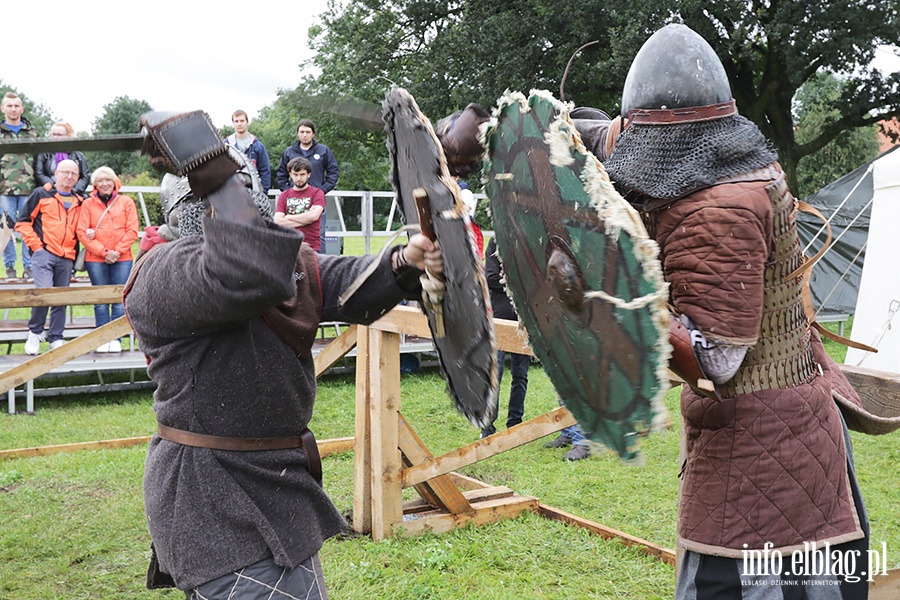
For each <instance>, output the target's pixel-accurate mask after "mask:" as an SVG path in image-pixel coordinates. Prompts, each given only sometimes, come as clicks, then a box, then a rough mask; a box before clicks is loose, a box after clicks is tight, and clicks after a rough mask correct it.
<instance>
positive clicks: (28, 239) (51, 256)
mask: <svg viewBox="0 0 900 600" xmlns="http://www.w3.org/2000/svg"><path fill="white" fill-rule="evenodd" d="M55 175H56V185H55V186H49V189H48V188H47V187H44V186H42V187H39V188H36V189H35V190H34V191H33V192H31V195H30V196H29V197H28V201H27V202H26V203H25V207H24V208H23V209H22V211H20V212H19V221H18V223H16V231H18V232H19V233H21V234H22V239H23V240H24V241H25V244H26V245H27V246H28V248H29V249H30V250H31V268H32V273H33V274H34V287H36V288H49V287H69V281H70V279H71V277H72V264H73V262H74V261H75V225H76V224H77V222H78V211H79V208H80V207H81V201H82V198H81V196H79V195H78V194H76V193H74V192H73V188H74V187H75V184H76V183H77V182H78V177H79V176H80V171H79V168H78V163H76V162H75V161H74V160H63V161H60V163H59V164H58V165H57V166H56V173H55ZM47 308H48V307H46V306H36V307H34V308H32V309H31V319H29V321H28V339H27V340H26V341H25V354H32V355H35V354H38V352H39V351H40V345H41V341H43V340H44V322H45V321H46V319H47ZM65 326H66V307H65V306H54V307H52V308H50V329H49V331H48V335H47V341H48V342H50V349H51V350H54V349H56V348H59V347H60V346H62V345H63V344H64V343H65V341H64V340H63V331H64V329H65Z"/></svg>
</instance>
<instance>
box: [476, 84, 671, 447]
mask: <svg viewBox="0 0 900 600" xmlns="http://www.w3.org/2000/svg"><path fill="white" fill-rule="evenodd" d="M495 117H496V122H495V123H493V124H492V126H491V127H490V128H489V130H488V131H487V134H486V146H487V158H486V161H485V178H486V191H487V194H488V196H489V197H490V199H491V210H492V213H493V218H494V231H495V234H496V237H497V249H498V252H499V254H500V259H501V261H502V263H503V269H504V272H505V277H506V284H507V287H508V289H509V293H510V296H511V297H512V299H513V303H514V304H515V307H516V311H517V312H518V314H519V318H520V319H521V320H522V323H523V324H524V326H525V329H526V330H527V331H528V335H529V338H530V341H531V344H532V347H533V348H534V351H535V354H536V355H537V356H538V358H540V360H541V362H542V363H543V364H544V368H545V370H546V371H547V373H548V375H549V376H550V379H551V380H552V381H553V384H554V386H555V387H556V390H557V392H558V393H559V395H560V397H561V398H562V400H563V402H564V403H565V405H566V407H567V408H569V410H570V411H571V412H572V413H573V414H574V415H575V418H576V419H577V420H578V423H579V425H580V426H581V428H582V429H583V430H584V433H585V435H586V436H587V437H588V438H589V439H591V440H594V441H598V442H602V443H603V444H605V445H606V446H608V447H609V448H612V449H613V450H615V451H616V452H618V454H619V455H620V456H621V457H622V458H625V459H633V458H635V457H636V451H637V443H636V435H637V434H638V433H643V432H646V431H649V430H652V429H655V428H658V427H661V426H662V425H664V424H665V422H666V421H667V416H666V413H665V408H664V405H663V402H662V401H663V398H664V396H665V393H666V391H667V389H668V376H667V369H666V366H667V364H668V360H669V355H670V353H671V348H670V347H669V344H668V311H667V309H666V299H667V296H668V294H667V287H666V284H665V282H664V280H663V276H662V270H661V267H660V264H659V259H658V250H659V249H658V247H657V246H656V243H655V242H654V241H652V240H650V239H649V238H648V236H647V233H646V231H645V229H644V227H643V225H642V224H641V222H640V218H639V216H638V215H637V213H636V212H635V211H634V209H633V208H632V207H631V206H630V205H629V204H628V203H627V202H626V201H625V200H624V199H623V198H622V197H621V196H620V195H619V194H618V193H617V192H616V191H615V189H614V188H613V186H612V185H611V183H610V181H609V178H608V177H607V175H606V172H605V171H604V170H603V166H602V165H601V164H600V162H599V161H598V160H597V159H596V158H595V157H594V156H593V155H591V154H590V153H588V152H587V151H586V150H585V149H584V146H583V145H582V144H581V140H580V138H579V137H578V134H577V132H576V131H575V128H574V126H573V125H572V122H571V121H570V120H569V118H568V113H567V110H566V107H565V106H564V105H563V104H561V103H559V102H558V101H556V100H555V99H553V97H552V96H550V94H548V93H546V92H532V94H531V96H530V97H529V98H527V99H526V98H525V97H524V96H523V95H522V94H517V93H516V94H509V95H507V96H506V97H504V98H502V99H501V100H500V103H499V107H498V109H497V112H496V113H495Z"/></svg>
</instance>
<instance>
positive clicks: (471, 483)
mask: <svg viewBox="0 0 900 600" xmlns="http://www.w3.org/2000/svg"><path fill="white" fill-rule="evenodd" d="M450 479H452V480H453V483H455V484H456V485H457V486H458V487H459V489H461V490H464V493H465V492H469V491H473V490H482V489H485V488H489V487H491V484H489V483H485V482H483V481H480V480H478V479H475V478H474V477H469V476H468V475H463V474H461V473H457V472H456V471H454V472H452V473H450Z"/></svg>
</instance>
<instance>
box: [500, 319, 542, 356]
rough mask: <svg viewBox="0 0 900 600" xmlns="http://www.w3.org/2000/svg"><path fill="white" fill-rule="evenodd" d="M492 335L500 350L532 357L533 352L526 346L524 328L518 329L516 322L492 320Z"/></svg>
mask: <svg viewBox="0 0 900 600" xmlns="http://www.w3.org/2000/svg"><path fill="white" fill-rule="evenodd" d="M494 335H495V336H496V337H497V348H499V349H500V350H503V351H504V352H513V353H515V354H525V355H527V356H534V351H533V350H532V349H531V346H530V345H529V344H528V333H527V332H526V331H525V328H524V327H519V322H518V321H510V320H507V319H494Z"/></svg>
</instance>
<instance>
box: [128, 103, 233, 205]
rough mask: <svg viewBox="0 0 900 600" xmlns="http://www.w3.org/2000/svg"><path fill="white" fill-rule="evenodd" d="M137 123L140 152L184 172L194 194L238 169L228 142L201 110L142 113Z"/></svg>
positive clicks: (206, 191) (153, 161)
mask: <svg viewBox="0 0 900 600" xmlns="http://www.w3.org/2000/svg"><path fill="white" fill-rule="evenodd" d="M139 124H140V127H141V134H142V135H143V136H144V144H143V147H142V148H141V153H142V154H144V155H145V156H147V157H148V158H149V159H150V163H151V164H153V165H154V166H156V167H159V168H161V169H163V170H164V171H168V172H169V173H174V174H176V175H185V174H186V175H187V176H188V180H189V181H190V184H191V190H192V191H193V194H194V197H195V198H202V197H205V196H207V195H208V194H210V193H211V192H213V191H215V190H216V189H218V188H219V187H220V186H221V185H222V184H223V183H225V181H227V180H228V178H230V177H231V176H232V175H234V174H235V173H236V172H237V171H238V168H239V165H238V164H237V163H236V162H234V160H232V159H231V157H230V156H229V155H228V146H227V145H226V144H225V142H224V141H222V139H221V138H220V137H219V132H218V131H217V130H216V128H215V126H213V124H212V120H210V118H209V115H207V114H206V113H205V112H203V111H200V110H196V111H193V112H188V113H166V112H149V113H144V114H143V115H141V118H140V121H139Z"/></svg>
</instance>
